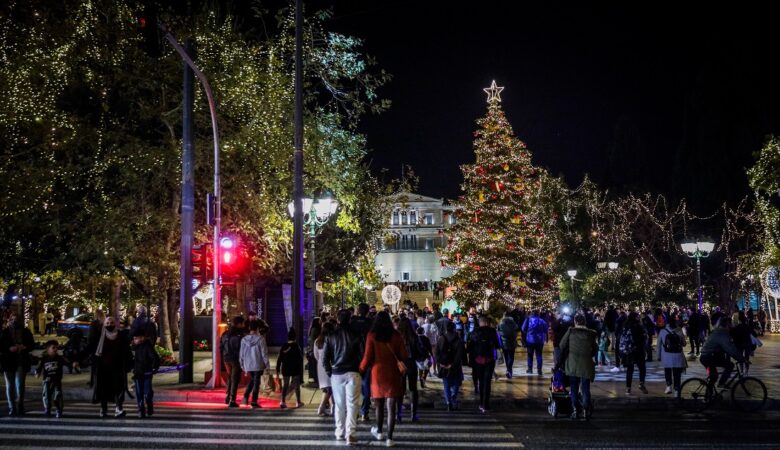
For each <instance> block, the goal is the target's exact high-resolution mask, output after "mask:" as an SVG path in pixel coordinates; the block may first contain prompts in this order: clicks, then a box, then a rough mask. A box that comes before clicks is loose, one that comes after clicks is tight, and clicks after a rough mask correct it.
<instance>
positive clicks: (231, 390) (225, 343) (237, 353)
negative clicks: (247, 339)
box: [220, 316, 244, 408]
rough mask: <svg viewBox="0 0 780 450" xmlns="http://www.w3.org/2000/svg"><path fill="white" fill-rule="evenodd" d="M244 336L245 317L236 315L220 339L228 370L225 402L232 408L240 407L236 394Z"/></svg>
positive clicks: (223, 359) (239, 380) (239, 379)
mask: <svg viewBox="0 0 780 450" xmlns="http://www.w3.org/2000/svg"><path fill="white" fill-rule="evenodd" d="M243 338H244V318H243V317H241V316H236V317H234V318H233V324H232V326H231V327H230V330H228V331H227V332H226V333H225V334H223V335H222V338H221V339H220V346H221V350H222V362H223V363H224V364H225V369H226V370H227V378H228V382H227V388H226V392H225V404H227V405H228V406H229V407H230V408H238V403H237V402H236V395H237V393H238V385H239V383H240V382H241V363H240V361H239V358H240V357H241V339H243Z"/></svg>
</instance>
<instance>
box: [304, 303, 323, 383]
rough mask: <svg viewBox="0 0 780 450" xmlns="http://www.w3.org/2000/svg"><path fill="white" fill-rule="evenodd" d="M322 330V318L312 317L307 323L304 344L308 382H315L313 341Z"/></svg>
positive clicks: (315, 364) (315, 361)
mask: <svg viewBox="0 0 780 450" xmlns="http://www.w3.org/2000/svg"><path fill="white" fill-rule="evenodd" d="M321 332H322V320H321V319H320V318H319V317H314V318H312V320H311V325H309V333H308V340H307V341H306V342H307V345H306V367H307V368H308V370H309V382H310V383H314V384H317V382H318V380H317V360H316V359H315V358H314V341H316V340H317V337H319V335H320V333H321Z"/></svg>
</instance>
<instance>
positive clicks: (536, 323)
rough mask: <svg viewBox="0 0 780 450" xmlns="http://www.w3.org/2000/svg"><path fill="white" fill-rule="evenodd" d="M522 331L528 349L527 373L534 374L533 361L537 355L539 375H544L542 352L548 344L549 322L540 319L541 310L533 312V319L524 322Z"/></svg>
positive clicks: (529, 318)
mask: <svg viewBox="0 0 780 450" xmlns="http://www.w3.org/2000/svg"><path fill="white" fill-rule="evenodd" d="M521 329H522V331H523V333H525V343H526V348H527V349H528V370H526V373H533V360H534V354H536V369H537V375H539V376H541V375H542V350H544V344H545V342H547V322H545V321H544V319H542V318H541V317H539V310H536V309H535V310H533V311H532V312H531V317H528V318H526V319H525V322H523V326H522V328H521Z"/></svg>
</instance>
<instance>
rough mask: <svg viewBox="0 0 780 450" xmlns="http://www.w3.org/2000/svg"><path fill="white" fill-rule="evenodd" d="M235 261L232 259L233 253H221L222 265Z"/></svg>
mask: <svg viewBox="0 0 780 450" xmlns="http://www.w3.org/2000/svg"><path fill="white" fill-rule="evenodd" d="M234 260H235V258H234V257H233V253H232V252H231V251H224V252H222V263H224V264H230V263H232V262H233V261H234Z"/></svg>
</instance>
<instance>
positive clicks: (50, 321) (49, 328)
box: [46, 310, 57, 334]
mask: <svg viewBox="0 0 780 450" xmlns="http://www.w3.org/2000/svg"><path fill="white" fill-rule="evenodd" d="M56 332H57V330H56V326H55V325H54V314H52V312H51V310H48V311H47V312H46V334H55V333H56Z"/></svg>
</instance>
